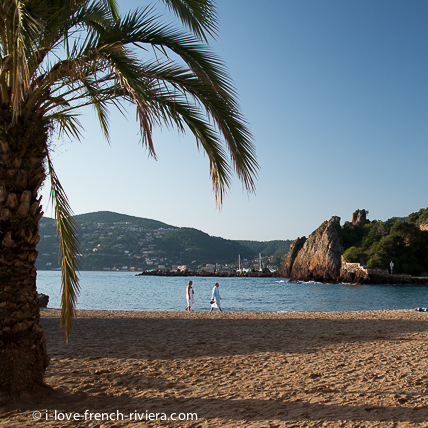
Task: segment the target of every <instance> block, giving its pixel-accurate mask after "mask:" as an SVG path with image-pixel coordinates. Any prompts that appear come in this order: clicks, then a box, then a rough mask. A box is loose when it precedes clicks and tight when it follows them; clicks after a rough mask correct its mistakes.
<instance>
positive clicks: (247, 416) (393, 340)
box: [0, 309, 428, 427]
mask: <svg viewBox="0 0 428 428" xmlns="http://www.w3.org/2000/svg"><path fill="white" fill-rule="evenodd" d="M58 315H59V313H58V310H54V309H47V310H43V311H42V320H43V327H44V329H45V332H46V335H47V337H48V351H49V354H50V356H51V359H52V360H51V364H50V366H49V368H48V370H47V374H46V381H47V383H48V384H49V385H51V386H52V387H53V388H54V391H53V392H51V393H49V394H47V395H46V396H40V397H38V398H37V399H36V398H33V399H30V398H25V399H21V400H20V401H16V402H15V403H12V404H8V405H5V404H4V403H3V405H2V407H1V408H0V411H1V413H0V426H1V427H18V426H19V427H34V426H35V427H38V426H40V427H43V426H48V427H63V426H73V427H103V426H104V427H122V426H130V427H140V426H162V427H170V426H171V427H243V426H245V427H320V426H326V427H427V426H428V402H427V392H428V372H427V368H428V364H427V363H428V347H427V339H428V332H427V328H428V313H418V312H414V311H412V310H405V311H369V312H327V313H315V312H306V313H227V312H225V313H222V314H220V313H218V312H216V313H211V314H210V313H208V312H191V313H187V312H184V311H183V312H121V311H78V313H77V319H76V320H75V324H74V328H73V332H72V334H71V338H70V343H69V344H65V343H64V339H63V336H62V335H61V334H60V332H59V321H58ZM33 411H40V412H41V413H40V416H41V420H39V421H38V422H36V421H35V420H34V419H33V417H32V413H33ZM55 411H57V417H56V418H57V419H61V418H62V419H64V418H66V417H70V416H72V417H78V418H79V417H80V418H81V420H80V421H74V422H66V421H58V420H55ZM85 411H87V413H86V420H84V417H85ZM97 412H98V413H99V414H98V415H96V413H97ZM150 412H152V413H153V414H155V413H159V415H158V417H159V418H164V417H171V415H172V417H175V418H184V414H187V413H196V414H197V418H198V419H197V420H193V421H192V420H188V421H175V422H174V421H163V420H158V421H151V422H147V421H143V422H138V421H135V419H138V416H137V413H138V414H139V417H141V415H142V414H143V416H144V417H146V415H148V414H149V413H150ZM90 413H92V415H90ZM101 413H105V415H101ZM174 413H175V415H174ZM36 415H37V414H36ZM131 417H132V420H131ZM152 417H155V416H154V415H152ZM90 418H91V419H92V420H90ZM95 418H98V420H95ZM102 418H104V420H100V419H102ZM107 418H108V419H109V420H108V421H107V420H106V419H107ZM122 418H123V420H120V419H122ZM46 419H48V420H46ZM113 419H119V420H114V421H113Z"/></svg>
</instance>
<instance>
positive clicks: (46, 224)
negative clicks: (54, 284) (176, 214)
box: [37, 212, 290, 272]
mask: <svg viewBox="0 0 428 428" xmlns="http://www.w3.org/2000/svg"><path fill="white" fill-rule="evenodd" d="M76 222H77V224H78V233H79V241H80V251H81V254H80V268H81V270H104V271H113V270H116V271H117V270H119V271H135V272H142V271H148V270H171V271H186V270H192V271H198V272H214V271H215V272H231V271H236V270H240V271H243V272H245V271H251V270H254V271H260V270H263V269H267V270H269V271H274V270H277V269H278V267H279V264H280V263H281V262H282V261H283V260H284V258H285V256H286V254H287V252H288V248H289V244H290V241H270V242H258V241H231V240H226V239H223V238H218V237H211V236H209V235H207V234H206V233H204V232H201V231H199V230H196V229H191V228H177V227H174V226H169V225H166V224H163V223H161V222H157V221H155V220H149V219H142V218H138V217H131V216H125V215H121V214H116V213H109V212H101V213H91V214H84V215H80V216H76ZM40 237H41V239H40V242H39V245H38V251H39V257H38V260H37V268H38V269H41V270H52V269H59V268H60V265H59V262H58V246H57V237H56V228H55V223H54V220H53V219H49V218H43V219H42V220H41V222H40Z"/></svg>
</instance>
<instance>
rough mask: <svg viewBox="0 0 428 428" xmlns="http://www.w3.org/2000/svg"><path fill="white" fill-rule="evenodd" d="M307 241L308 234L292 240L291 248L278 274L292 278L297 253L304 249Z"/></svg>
mask: <svg viewBox="0 0 428 428" xmlns="http://www.w3.org/2000/svg"><path fill="white" fill-rule="evenodd" d="M305 242H306V236H303V237H302V238H297V239H296V240H294V241H293V242H292V244H291V245H290V249H289V250H288V255H287V258H286V259H285V262H284V263H283V264H282V266H281V267H280V268H279V269H278V271H277V274H278V276H281V277H285V278H290V276H291V271H292V267H293V264H294V260H295V259H296V257H297V254H299V251H300V250H301V249H302V247H303V245H304V244H305Z"/></svg>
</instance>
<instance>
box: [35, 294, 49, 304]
mask: <svg viewBox="0 0 428 428" xmlns="http://www.w3.org/2000/svg"><path fill="white" fill-rule="evenodd" d="M37 297H38V299H39V308H47V307H48V303H49V296H48V295H47V294H43V293H39V294H38V295H37Z"/></svg>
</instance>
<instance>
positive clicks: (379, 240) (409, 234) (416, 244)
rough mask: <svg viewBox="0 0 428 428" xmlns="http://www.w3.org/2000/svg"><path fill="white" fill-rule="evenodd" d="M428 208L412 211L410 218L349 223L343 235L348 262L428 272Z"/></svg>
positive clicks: (404, 271) (345, 255)
mask: <svg viewBox="0 0 428 428" xmlns="http://www.w3.org/2000/svg"><path fill="white" fill-rule="evenodd" d="M427 223H428V208H425V209H421V210H419V211H418V212H417V213H412V214H410V215H409V216H408V218H407V219H403V218H391V219H389V220H388V221H385V222H383V221H371V222H368V223H367V224H365V225H364V226H363V227H357V226H354V225H352V224H351V223H349V222H346V223H345V224H344V225H343V227H342V229H341V234H342V238H343V243H344V248H345V252H344V254H343V257H344V258H345V260H346V261H347V262H349V263H363V264H365V265H367V267H369V268H382V269H389V266H390V263H391V262H393V263H394V273H402V274H409V275H414V276H418V275H428V231H426V230H422V229H423V227H422V228H421V226H423V225H424V224H427Z"/></svg>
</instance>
